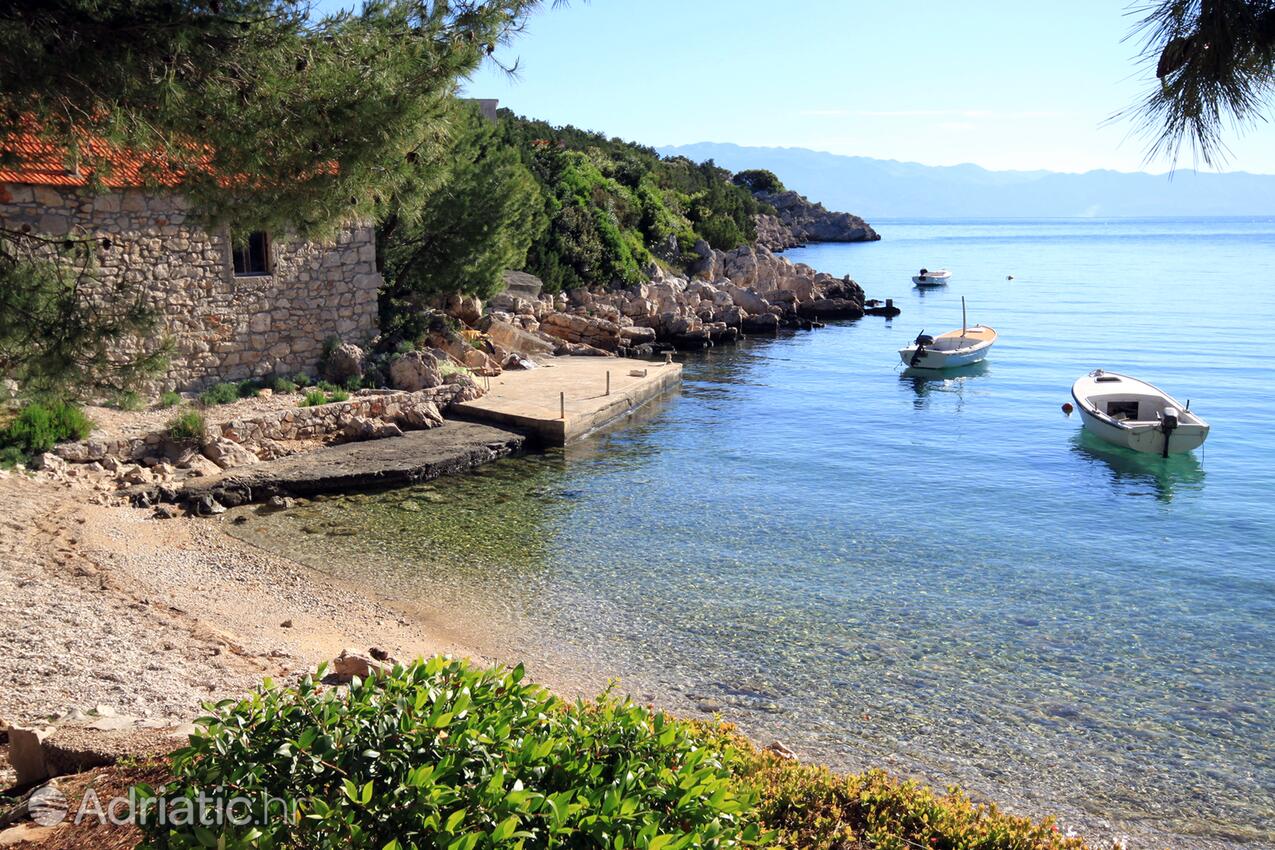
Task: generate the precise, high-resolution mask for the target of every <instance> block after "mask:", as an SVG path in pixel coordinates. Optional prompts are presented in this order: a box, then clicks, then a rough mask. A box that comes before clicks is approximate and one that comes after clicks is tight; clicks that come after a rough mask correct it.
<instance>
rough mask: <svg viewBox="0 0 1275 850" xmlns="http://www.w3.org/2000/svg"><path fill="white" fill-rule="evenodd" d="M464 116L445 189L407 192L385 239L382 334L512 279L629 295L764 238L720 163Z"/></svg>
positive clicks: (748, 202) (743, 194)
mask: <svg viewBox="0 0 1275 850" xmlns="http://www.w3.org/2000/svg"><path fill="white" fill-rule="evenodd" d="M460 112H461V115H462V117H461V119H460V120H458V121H457V122H456V130H455V135H454V142H453V147H452V151H453V153H452V154H451V155H450V156H449V157H448V158H447V160H448V162H449V165H448V166H447V171H446V173H447V176H446V177H445V179H444V180H443V182H442V184H441V187H440V188H438V189H437V190H432V189H426V190H421V189H420V188H419V186H420V185H422V184H423V180H422V181H421V182H418V183H417V184H411V183H409V184H408V185H407V186H406V187H405V188H404V190H403V191H402V192H400V193H399V195H398V196H396V197H395V199H394V200H393V201H392V202H391V204H390V214H389V216H388V218H387V219H386V220H385V222H384V223H383V224H382V226H381V228H380V238H381V245H382V250H381V253H382V256H383V263H384V273H385V277H386V281H387V286H386V289H385V290H384V292H385V297H383V298H382V320H383V321H382V325H383V327H392V326H394V325H395V324H396V323H398V322H400V321H403V320H404V316H405V315H406V314H409V313H410V312H411V311H413V310H419V308H420V306H421V304H422V303H423V302H424V300H426V299H428V298H430V297H433V296H436V295H438V294H441V293H448V292H456V291H460V292H465V293H468V294H473V295H478V296H479V297H484V296H486V295H488V294H490V293H491V292H492V291H494V290H495V289H497V288H498V287H499V286H500V282H501V277H500V273H501V271H502V270H503V269H506V268H514V269H518V268H524V269H525V270H526V271H528V272H531V273H532V274H534V275H536V276H537V277H539V278H540V279H541V280H543V281H544V282H545V286H546V288H547V289H548V291H550V292H557V291H560V290H563V289H571V288H574V287H578V286H587V285H602V286H607V285H614V286H628V285H632V284H635V283H642V282H644V281H646V280H647V279H649V272H648V269H649V267H650V266H651V265H652V264H661V265H663V266H664V267H665V268H669V269H674V270H681V269H684V268H685V267H686V266H687V264H689V263H691V262H693V261H694V260H695V259H697V257H696V255H695V254H694V252H693V251H692V248H693V246H694V245H695V243H696V242H697V241H699V240H701V239H703V240H705V241H707V242H708V243H709V244H710V245H712V246H713V247H714V248H721V249H723V250H726V249H730V248H735V247H737V246H739V245H742V244H744V243H746V242H748V241H750V240H751V239H753V238H754V237H755V235H756V234H755V229H754V222H753V217H754V215H756V213H758V212H761V211H763V209H765V208H764V207H763V206H762V205H761V204H760V203H758V202H757V201H756V200H755V199H754V198H753V196H752V193H751V192H750V191H749V189H748V188H747V186H745V185H741V184H738V183H735V182H732V179H731V178H732V175H731V172H730V171H728V170H726V169H723V168H718V167H717V166H716V165H715V164H714V163H712V162H711V161H709V162H702V163H696V162H692V161H691V160H689V159H686V158H684V157H670V158H668V159H663V158H661V157H660V155H659V154H658V153H656V152H655V151H654V150H653V149H651V148H648V147H644V146H642V145H638V144H634V143H632V142H625V141H622V140H620V139H610V138H607V137H606V136H604V135H602V134H600V133H592V132H587V131H584V130H579V129H576V128H575V127H570V126H567V127H554V126H551V125H549V124H547V123H545V122H543V121H535V120H530V119H527V118H522V117H519V116H516V115H514V114H513V113H511V112H509V111H508V110H502V111H501V112H500V114H499V118H498V120H497V121H496V122H495V123H494V124H493V123H491V122H490V121H484V120H482V119H481V118H478V117H476V116H477V113H476V112H475V111H474V110H467V109H463V108H462V109H461V110H460ZM433 173H434V171H433V170H432V169H430V170H429V171H428V175H432V174H433ZM771 177H772V178H773V175H771ZM775 182H776V183H778V180H777V179H775Z"/></svg>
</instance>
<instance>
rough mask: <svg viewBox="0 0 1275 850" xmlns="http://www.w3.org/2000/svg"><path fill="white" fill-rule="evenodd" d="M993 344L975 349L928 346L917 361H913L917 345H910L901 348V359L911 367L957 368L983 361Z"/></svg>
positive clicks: (905, 364)
mask: <svg viewBox="0 0 1275 850" xmlns="http://www.w3.org/2000/svg"><path fill="white" fill-rule="evenodd" d="M991 348H992V347H991V346H990V345H987V346H983V347H982V348H978V349H975V350H973V351H961V352H955V351H935V350H934V349H932V348H927V349H925V350H924V351H922V352H921V356H920V357H917V358H916V362H915V363H913V362H912V357H913V355H915V354H916V346H915V345H909V346H908V347H907V348H900V349H899V360H901V361H903V365H904V366H907V367H908V368H910V369H955V368H957V367H959V366H969V365H971V364H974V363H979V362H982V360H983V358H985V357H987V352H988V351H990V350H991Z"/></svg>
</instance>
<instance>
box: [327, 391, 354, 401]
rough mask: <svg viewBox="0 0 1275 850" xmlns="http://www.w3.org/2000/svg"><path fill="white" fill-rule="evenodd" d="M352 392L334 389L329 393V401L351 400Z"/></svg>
mask: <svg viewBox="0 0 1275 850" xmlns="http://www.w3.org/2000/svg"><path fill="white" fill-rule="evenodd" d="M349 399H350V394H349V393H348V392H346V391H345V390H333V391H332V392H330V393H328V401H349Z"/></svg>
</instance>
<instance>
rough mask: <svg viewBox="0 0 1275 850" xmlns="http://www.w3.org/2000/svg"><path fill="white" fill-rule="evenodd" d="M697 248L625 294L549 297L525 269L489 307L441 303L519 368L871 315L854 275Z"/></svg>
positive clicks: (496, 357)
mask: <svg viewBox="0 0 1275 850" xmlns="http://www.w3.org/2000/svg"><path fill="white" fill-rule="evenodd" d="M694 251H695V253H696V255H697V256H698V258H699V259H698V260H697V261H696V262H695V263H694V264H693V265H692V266H691V267H690V269H689V273H688V274H687V275H686V276H682V275H677V274H673V273H670V272H666V271H664V270H663V269H660V268H658V267H653V268H651V269H650V270H649V272H650V281H649V282H648V283H644V284H641V285H638V286H632V287H628V288H627V289H606V290H589V289H575V290H571V291H570V292H566V293H559V294H557V295H549V294H546V293H542V292H541V291H540V285H539V284H540V282H539V281H538V280H537V279H536V278H534V277H532V276H531V275H527V274H523V273H520V272H517V273H510V274H509V275H507V281H508V282H509V286H508V288H507V289H506V291H505V292H502V293H501V294H499V295H497V296H495V297H494V298H492V299H490V300H489V301H488V302H487V304H485V305H484V304H482V303H481V302H479V301H478V300H477V299H474V298H469V297H465V296H461V297H453V298H451V299H448V300H447V301H446V302H445V303H444V304H443V305H441V306H442V308H443V310H444V311H445V312H446V313H447V314H448V315H449V316H451V317H452V318H454V319H456V320H458V321H461V322H464V323H465V324H467V325H470V326H472V327H474V328H475V329H477V330H479V331H481V332H482V333H483V334H484V337H483V338H482V339H480V340H478V341H476V343H475V344H476V345H479V346H484V347H485V348H486V351H487V353H488V354H490V355H491V360H492V365H493V366H496V365H498V364H510V363H516V360H515V361H511V360H510V355H511V354H513V355H518V356H519V357H529V358H532V359H533V360H534V358H535V357H537V356H542V355H545V354H557V355H564V354H575V355H596V356H617V355H618V356H622V357H650V356H652V355H655V354H658V353H660V352H662V351H670V350H684V351H685V350H699V349H703V348H708V347H711V346H714V345H723V344H729V343H732V342H734V341H736V340H738V339H740V338H741V337H743V336H746V335H773V334H775V333H778V332H779V331H780V330H783V329H811V328H814V327H818V326H819V325H820V324H821V323H823V322H825V321H828V320H833V319H858V318H861V317H862V316H863V315H865V309H864V293H863V289H862V287H860V286H859V284H857V283H856V282H855V281H854V280H853V279H851V278H850V276H849V275H846V276H845V277H841V278H838V277H834V276H833V275H830V274H826V273H824V272H819V271H815V269H813V268H811V267H810V266H807V265H805V264H803V263H793V262H791V261H790V260H788V259H787V258H784V257H780V256H776V255H775V254H774V253H773V252H772V251H770V250H768V249H767V248H765V247H752V246H744V247H740V248H736V249H735V250H733V251H721V250H717V249H714V248H712V247H711V246H709V245H708V243H706V242H703V241H701V242H699V243H697V244H696V245H695V247H694Z"/></svg>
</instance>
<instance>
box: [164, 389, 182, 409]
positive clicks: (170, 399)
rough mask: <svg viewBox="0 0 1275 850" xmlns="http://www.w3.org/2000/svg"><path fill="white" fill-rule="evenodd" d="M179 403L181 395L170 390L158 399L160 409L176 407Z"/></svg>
mask: <svg viewBox="0 0 1275 850" xmlns="http://www.w3.org/2000/svg"><path fill="white" fill-rule="evenodd" d="M181 403H182V397H181V394H180V393H176V392H173V391H172V390H169V391H168V392H166V393H164V394H163V395H161V396H160V397H159V406H160V407H176V406H177V405H179V404H181Z"/></svg>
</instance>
